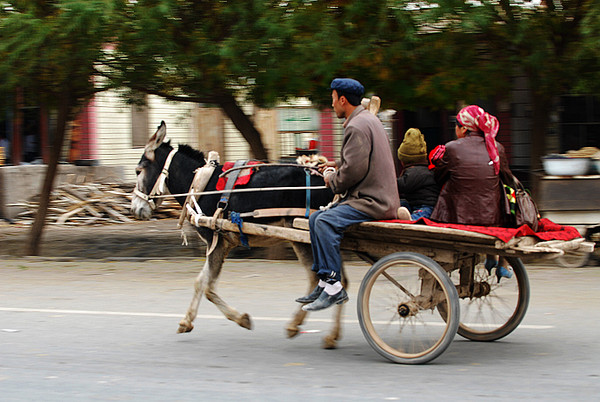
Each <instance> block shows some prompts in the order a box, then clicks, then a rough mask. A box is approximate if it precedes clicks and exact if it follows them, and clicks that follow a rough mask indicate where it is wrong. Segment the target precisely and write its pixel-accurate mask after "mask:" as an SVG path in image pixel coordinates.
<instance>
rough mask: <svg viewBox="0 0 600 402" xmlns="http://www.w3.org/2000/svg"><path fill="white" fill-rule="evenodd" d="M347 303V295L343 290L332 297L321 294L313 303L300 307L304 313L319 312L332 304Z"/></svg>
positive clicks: (325, 293) (324, 293)
mask: <svg viewBox="0 0 600 402" xmlns="http://www.w3.org/2000/svg"><path fill="white" fill-rule="evenodd" d="M347 301H348V293H346V291H345V290H344V289H342V290H340V291H339V292H337V293H336V294H334V295H328V294H327V292H321V295H320V296H319V298H318V299H317V300H315V301H314V302H312V303H310V304H307V305H305V306H302V310H304V311H319V310H324V309H326V308H328V307H331V306H333V305H334V304H342V303H346V302H347Z"/></svg>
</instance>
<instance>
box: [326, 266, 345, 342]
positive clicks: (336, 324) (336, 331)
mask: <svg viewBox="0 0 600 402" xmlns="http://www.w3.org/2000/svg"><path fill="white" fill-rule="evenodd" d="M348 285H349V282H348V277H347V276H346V271H345V269H344V265H343V264H342V286H343V287H344V289H346V291H347V290H348ZM345 304H346V303H343V304H339V305H337V306H335V310H334V313H333V328H331V332H329V335H327V336H325V337H324V338H323V349H335V348H336V347H337V341H338V340H340V339H341V338H342V313H343V312H344V305H345Z"/></svg>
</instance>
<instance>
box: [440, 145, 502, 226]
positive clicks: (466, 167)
mask: <svg viewBox="0 0 600 402" xmlns="http://www.w3.org/2000/svg"><path fill="white" fill-rule="evenodd" d="M497 145H498V154H499V155H500V174H499V175H496V174H495V173H494V167H493V166H492V164H491V161H490V157H489V155H488V152H487V149H486V147H485V142H484V139H483V136H479V135H478V134H477V133H468V134H467V136H466V137H464V138H459V139H457V140H454V141H450V142H449V143H448V144H446V151H445V153H444V155H443V156H442V158H441V159H439V160H437V161H435V162H434V164H435V169H434V174H435V178H436V181H437V182H438V183H439V184H440V185H442V186H443V187H442V191H441V192H440V196H439V198H438V201H437V204H436V205H435V208H434V210H433V213H432V214H431V219H432V220H435V221H438V222H446V223H461V224H466V225H478V226H507V223H506V222H505V221H504V219H505V212H504V208H505V203H504V188H503V187H502V184H501V182H500V176H502V177H505V178H511V177H512V173H511V171H510V168H509V167H508V161H507V159H506V154H505V152H504V147H503V146H502V145H501V144H499V143H497Z"/></svg>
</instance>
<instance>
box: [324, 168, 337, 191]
mask: <svg viewBox="0 0 600 402" xmlns="http://www.w3.org/2000/svg"><path fill="white" fill-rule="evenodd" d="M334 174H335V168H334V167H331V166H328V167H326V168H325V170H324V171H323V179H324V180H325V185H326V186H327V187H329V183H330V181H331V180H330V179H331V176H333V175H334Z"/></svg>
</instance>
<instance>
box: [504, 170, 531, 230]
mask: <svg viewBox="0 0 600 402" xmlns="http://www.w3.org/2000/svg"><path fill="white" fill-rule="evenodd" d="M502 184H503V185H504V188H505V190H506V192H505V194H506V202H507V205H508V208H507V210H510V215H511V221H512V223H513V225H514V226H515V227H521V226H523V225H528V226H529V227H530V228H531V229H533V231H534V232H537V229H538V225H539V221H540V213H539V211H538V208H537V205H536V204H535V201H534V200H533V197H532V196H531V194H529V191H528V190H526V189H525V187H524V186H523V184H522V183H521V182H520V181H519V179H517V178H516V177H514V176H513V177H512V183H510V185H509V184H507V183H502Z"/></svg>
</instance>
